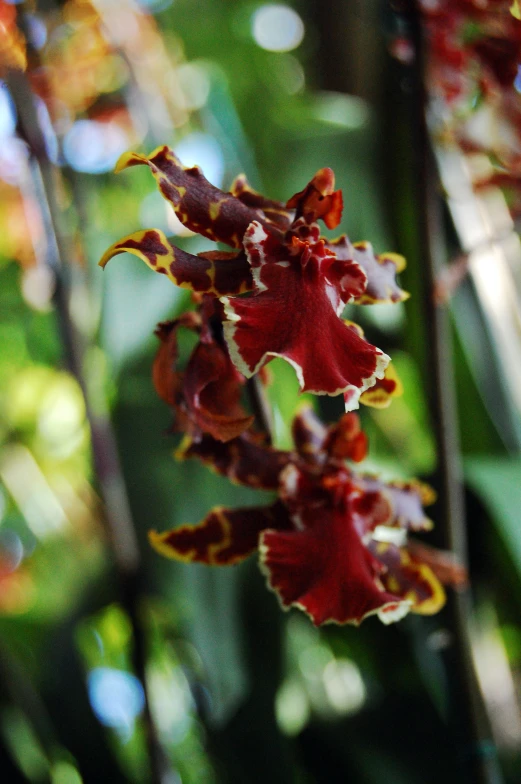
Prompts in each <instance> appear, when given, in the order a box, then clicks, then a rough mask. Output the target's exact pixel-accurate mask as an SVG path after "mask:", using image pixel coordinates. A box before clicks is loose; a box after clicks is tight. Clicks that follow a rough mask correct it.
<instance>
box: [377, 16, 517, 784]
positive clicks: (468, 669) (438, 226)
mask: <svg viewBox="0 0 521 784" xmlns="http://www.w3.org/2000/svg"><path fill="white" fill-rule="evenodd" d="M391 9H392V10H393V11H394V12H395V13H396V14H397V16H398V17H399V23H400V24H399V25H397V28H399V27H401V29H403V28H404V27H405V29H406V30H407V31H408V33H409V38H410V41H411V43H412V45H413V50H414V53H415V59H414V62H413V63H412V65H410V66H407V67H406V68H405V69H403V70H406V71H407V74H406V75H404V76H403V79H402V91H404V92H405V93H407V102H408V105H409V117H408V119H409V123H410V126H409V128H410V134H411V138H410V146H411V150H412V151H413V152H412V153H411V163H412V170H413V171H414V183H415V192H414V196H413V198H414V201H415V204H416V210H417V212H416V215H417V226H416V230H417V242H418V248H419V249H421V255H420V253H418V258H417V263H418V265H420V261H421V269H422V280H421V283H420V285H421V287H422V290H423V296H422V301H421V303H419V304H420V306H421V308H422V312H423V318H424V324H425V331H426V335H425V347H424V351H425V353H426V356H425V365H426V367H428V369H429V381H430V383H429V387H428V395H429V398H430V399H429V403H430V410H431V415H432V421H433V429H434V435H435V440H436V447H437V456H438V466H437V472H436V485H437V487H436V489H437V491H438V495H439V506H438V508H439V513H440V534H441V537H442V540H443V541H442V546H443V547H444V548H446V549H448V550H452V551H453V552H454V553H455V555H456V556H457V557H458V559H459V560H460V561H461V562H462V563H463V564H466V562H467V538H466V524H465V522H466V521H465V497H464V485H463V472H462V465H461V456H460V444H459V433H458V418H457V407H456V391H455V385H454V372H453V365H452V345H451V344H452V337H451V325H450V316H449V311H448V309H447V308H446V307H444V306H443V305H442V304H440V303H439V301H438V302H437V301H436V297H435V292H436V284H437V281H438V279H439V275H440V271H441V269H442V268H443V265H444V261H445V259H444V256H445V244H444V239H443V238H444V230H443V220H442V202H441V197H440V192H441V189H440V188H439V182H438V177H437V173H436V167H435V162H434V157H433V154H432V150H431V144H430V137H429V131H428V127H427V120H426V106H427V101H426V91H425V86H424V46H423V29H422V21H421V13H420V10H419V7H418V4H417V3H416V2H414V0H407V1H406V0H403V1H402V2H391ZM471 615H472V598H471V594H470V590H469V589H468V588H466V589H460V590H458V591H457V592H451V594H450V595H449V597H448V602H447V608H446V610H445V612H444V620H445V622H446V624H447V626H448V629H449V631H450V642H449V644H448V645H447V648H446V649H445V651H444V661H445V668H446V674H447V679H448V684H449V702H450V704H449V711H450V713H449V720H450V722H451V726H452V730H453V732H454V736H455V738H456V740H457V743H458V748H459V751H460V754H461V757H462V764H463V766H464V767H465V769H466V774H467V776H468V780H469V782H470V781H472V782H473V784H498V783H499V782H501V781H502V776H501V773H500V770H499V765H498V761H497V756H496V750H495V744H494V742H493V740H492V737H491V731H490V725H489V721H488V716H487V712H486V708H485V703H484V699H483V696H482V693H481V690H480V687H479V683H478V680H477V676H476V671H475V668H474V663H473V655H472V645H471V639H470V629H469V621H470V619H471ZM442 617H443V616H442Z"/></svg>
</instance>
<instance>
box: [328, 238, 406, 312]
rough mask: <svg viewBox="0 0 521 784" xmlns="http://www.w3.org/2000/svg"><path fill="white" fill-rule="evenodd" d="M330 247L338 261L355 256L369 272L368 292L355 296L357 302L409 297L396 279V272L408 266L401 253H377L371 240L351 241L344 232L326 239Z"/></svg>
mask: <svg viewBox="0 0 521 784" xmlns="http://www.w3.org/2000/svg"><path fill="white" fill-rule="evenodd" d="M326 245H327V247H328V248H329V250H331V251H333V253H335V255H336V256H337V258H338V259H339V260H344V259H352V260H354V261H356V262H357V264H359V265H360V267H361V268H362V269H363V270H364V272H365V274H366V275H367V286H366V289H365V291H364V292H363V293H362V294H361V295H360V296H359V297H358V298H357V299H355V302H356V304H357V305H375V304H383V303H396V302H404V301H405V300H406V299H408V298H409V294H408V292H407V291H403V289H401V288H400V287H399V285H398V284H397V282H396V275H397V274H398V273H400V272H403V270H404V269H405V265H406V262H405V259H404V257H403V256H400V254H399V253H380V254H378V255H377V254H375V252H374V250H373V246H372V245H371V243H370V242H355V243H354V244H353V243H351V242H350V240H349V239H348V238H347V236H346V235H345V234H342V236H341V237H338V239H336V240H331V241H326Z"/></svg>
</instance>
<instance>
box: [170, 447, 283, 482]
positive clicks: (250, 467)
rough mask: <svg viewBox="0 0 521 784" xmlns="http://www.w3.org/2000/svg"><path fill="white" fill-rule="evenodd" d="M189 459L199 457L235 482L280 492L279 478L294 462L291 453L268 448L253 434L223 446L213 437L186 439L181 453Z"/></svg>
mask: <svg viewBox="0 0 521 784" xmlns="http://www.w3.org/2000/svg"><path fill="white" fill-rule="evenodd" d="M177 457H178V458H180V459H182V460H185V459H187V458H189V457H196V458H198V459H199V460H201V462H203V463H205V464H206V465H208V466H209V467H210V468H213V470H214V471H216V472H217V473H218V474H222V475H223V476H226V477H228V479H230V480H231V481H232V482H236V483H237V484H240V485H246V486H247V487H255V488H258V489H262V490H276V489H277V488H278V486H279V475H280V472H281V471H282V469H283V468H284V467H285V466H286V465H287V464H288V462H289V461H290V460H291V458H292V455H291V452H283V451H280V450H278V449H273V448H272V447H269V446H264V445H263V444H261V443H259V442H258V441H256V440H255V438H254V436H252V435H250V434H249V433H243V435H242V436H240V437H239V438H235V439H233V441H228V442H227V443H225V444H223V443H221V442H220V441H216V440H215V439H214V438H212V437H211V436H202V437H201V438H199V439H191V438H188V439H186V440H185V441H184V442H183V444H181V447H180V449H179V450H178V452H177Z"/></svg>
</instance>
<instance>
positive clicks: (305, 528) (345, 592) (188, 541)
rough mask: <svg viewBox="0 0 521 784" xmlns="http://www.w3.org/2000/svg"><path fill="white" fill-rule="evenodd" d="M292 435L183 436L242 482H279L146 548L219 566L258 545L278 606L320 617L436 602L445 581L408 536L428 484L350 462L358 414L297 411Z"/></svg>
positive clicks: (396, 612) (360, 445) (360, 439)
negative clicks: (268, 499) (285, 438)
mask: <svg viewBox="0 0 521 784" xmlns="http://www.w3.org/2000/svg"><path fill="white" fill-rule="evenodd" d="M293 435H294V443H295V451H294V452H284V451H280V450H276V449H272V448H270V447H267V446H264V445H263V444H262V443H261V442H260V440H256V439H255V438H254V437H252V436H251V435H248V434H245V435H242V436H240V437H239V438H237V439H234V440H232V441H229V442H227V443H224V444H223V443H217V442H216V441H214V440H213V439H211V438H210V437H205V438H203V439H201V440H199V441H191V442H189V443H188V444H185V445H184V447H183V456H184V457H188V456H196V457H199V458H200V459H202V460H203V461H204V462H205V463H208V464H211V465H213V467H214V468H215V470H217V471H219V472H220V473H222V474H224V475H226V476H229V477H230V478H232V479H233V480H234V481H238V482H240V483H241V484H245V485H248V486H250V487H262V488H264V489H277V490H278V495H279V500H278V501H276V502H275V503H274V504H271V505H269V506H266V507H254V508H249V509H235V510H231V509H222V508H218V509H215V510H213V511H212V512H210V514H209V515H208V516H207V517H206V518H205V519H204V520H203V521H202V522H201V523H200V524H199V525H195V526H188V525H185V526H181V527H180V528H177V529H174V530H173V531H169V532H166V533H163V534H158V533H156V532H151V534H150V541H151V543H152V544H153V546H154V547H155V548H156V549H157V550H158V551H159V552H161V553H162V554H164V555H167V556H169V557H171V558H175V559H178V560H183V561H197V562H202V563H207V564H223V565H224V564H232V563H237V562H238V561H240V560H242V559H243V558H245V557H247V556H248V555H250V554H251V553H252V552H253V551H254V550H256V549H258V550H259V553H260V564H261V569H262V571H263V572H264V573H265V574H266V577H267V580H268V584H269V586H270V587H271V588H272V589H273V590H274V591H275V593H276V594H277V596H278V598H279V600H280V602H281V604H282V606H283V607H285V608H289V607H291V606H296V607H299V608H301V609H303V610H304V611H305V612H307V613H308V614H309V616H310V617H311V619H312V621H313V622H314V623H315V624H321V623H325V622H336V623H354V624H359V623H360V622H361V621H362V620H363V619H364V618H365V617H367V616H368V615H372V614H377V615H378V616H379V617H380V619H381V620H383V621H384V622H391V621H394V620H398V619H399V618H401V617H403V615H405V614H406V613H407V612H409V610H411V609H412V610H413V611H414V612H419V613H425V614H426V613H433V612H436V611H437V610H438V609H439V608H440V607H441V606H442V604H443V602H444V591H443V588H442V586H441V583H440V581H439V580H438V579H437V577H436V576H435V574H434V572H433V571H432V569H431V568H430V567H429V566H428V565H427V564H426V563H425V562H424V560H422V558H421V554H419V553H418V551H415V550H414V548H411V546H410V545H407V543H406V535H407V531H409V530H413V531H418V530H426V529H428V528H429V527H430V525H431V523H430V521H429V520H428V519H427V518H426V517H425V515H424V513H423V504H424V503H426V502H430V501H432V500H433V498H432V493H430V494H429V492H428V490H427V488H426V487H425V486H422V485H420V484H419V483H412V482H411V483H394V484H393V483H384V482H381V481H380V480H378V479H377V478H375V477H372V476H367V475H364V474H360V473H358V472H355V471H354V470H353V468H352V466H351V465H350V463H348V462H346V460H349V461H360V460H362V459H363V458H364V457H365V452H366V446H367V444H366V439H365V436H364V435H363V433H362V431H361V429H360V425H359V421H358V418H357V417H356V415H355V414H345V415H344V417H342V419H341V420H340V422H339V423H338V424H336V425H334V426H332V427H325V426H324V425H323V424H322V423H321V422H320V420H319V419H318V418H317V417H316V416H315V415H314V414H313V412H312V410H311V409H309V408H308V409H304V410H303V411H301V413H300V414H299V415H298V416H297V417H296V418H295V421H294V425H293ZM432 560H433V559H432V558H431V561H432ZM445 577H447V573H445ZM449 577H450V575H449Z"/></svg>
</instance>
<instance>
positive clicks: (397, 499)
mask: <svg viewBox="0 0 521 784" xmlns="http://www.w3.org/2000/svg"><path fill="white" fill-rule="evenodd" d="M356 482H357V484H359V485H360V487H362V488H364V489H365V490H366V491H369V492H371V491H376V492H380V493H383V494H384V495H386V496H387V498H388V499H389V502H390V504H391V508H392V519H391V520H390V521H389V522H388V523H386V525H389V526H393V527H396V528H403V529H404V530H407V531H429V530H430V529H431V528H432V520H429V518H428V517H427V516H426V515H425V511H424V509H423V507H424V506H428V505H429V504H432V503H433V502H434V501H435V499H436V495H435V493H434V491H433V490H432V488H431V487H429V485H426V484H424V483H423V482H419V481H418V480H411V481H409V482H383V481H382V480H381V479H379V478H378V477H375V476H367V475H366V476H358V477H357V479H356Z"/></svg>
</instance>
